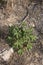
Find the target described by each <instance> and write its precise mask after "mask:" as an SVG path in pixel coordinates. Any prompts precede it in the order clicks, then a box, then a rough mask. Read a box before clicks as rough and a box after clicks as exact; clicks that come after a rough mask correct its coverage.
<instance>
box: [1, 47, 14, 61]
mask: <svg viewBox="0 0 43 65" xmlns="http://www.w3.org/2000/svg"><path fill="white" fill-rule="evenodd" d="M13 53H14V51H13V48H10V49H9V50H6V51H4V52H3V53H1V54H0V55H1V57H2V59H3V60H4V61H9V59H10V58H11V57H12V54H13Z"/></svg>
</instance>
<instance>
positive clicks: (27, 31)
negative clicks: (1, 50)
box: [7, 22, 36, 55]
mask: <svg viewBox="0 0 43 65" xmlns="http://www.w3.org/2000/svg"><path fill="white" fill-rule="evenodd" d="M32 31H33V28H32V27H27V24H26V23H25V22H22V23H21V24H20V25H14V26H9V34H8V36H7V42H8V43H9V45H10V46H12V47H13V48H14V50H15V51H17V52H18V53H19V54H20V55H21V54H22V53H23V51H24V49H25V48H26V49H28V50H29V49H32V43H33V42H34V41H35V40H36V36H35V35H33V33H32Z"/></svg>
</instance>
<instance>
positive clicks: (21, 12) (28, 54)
mask: <svg viewBox="0 0 43 65" xmlns="http://www.w3.org/2000/svg"><path fill="white" fill-rule="evenodd" d="M22 21H26V22H27V23H28V25H30V26H33V27H34V29H35V30H34V34H35V35H37V36H38V40H37V41H36V42H35V43H34V45H33V49H32V50H31V51H25V52H24V54H23V55H22V56H19V55H18V54H17V53H16V52H14V54H13V57H12V58H11V60H10V61H9V62H5V61H4V60H3V59H2V58H1V57H0V65H43V1H42V3H41V1H40V0H39V1H38V2H37V0H33V1H32V2H30V1H29V0H14V4H13V7H10V3H9V5H8V6H7V7H6V8H3V7H1V6H0V30H1V31H2V32H3V33H1V34H0V51H2V50H3V49H7V50H8V49H9V48H10V47H9V45H8V44H7V43H6V41H5V37H6V35H7V32H8V25H12V24H17V23H20V22H22Z"/></svg>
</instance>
